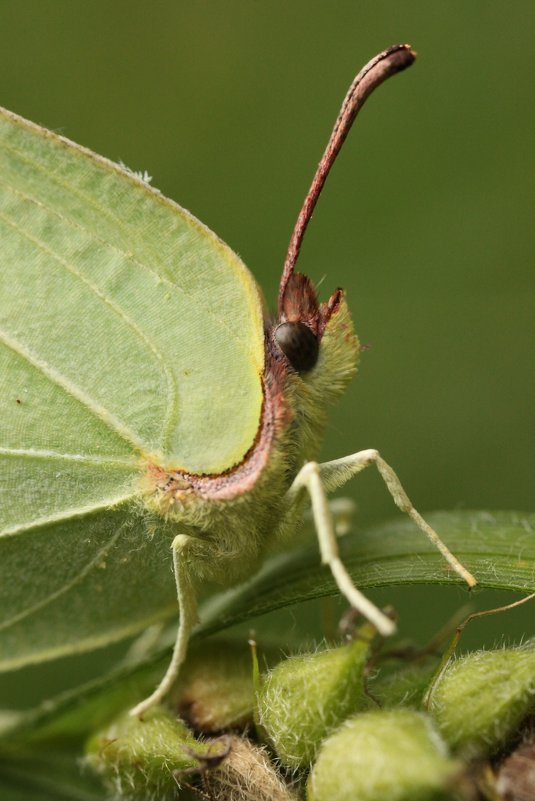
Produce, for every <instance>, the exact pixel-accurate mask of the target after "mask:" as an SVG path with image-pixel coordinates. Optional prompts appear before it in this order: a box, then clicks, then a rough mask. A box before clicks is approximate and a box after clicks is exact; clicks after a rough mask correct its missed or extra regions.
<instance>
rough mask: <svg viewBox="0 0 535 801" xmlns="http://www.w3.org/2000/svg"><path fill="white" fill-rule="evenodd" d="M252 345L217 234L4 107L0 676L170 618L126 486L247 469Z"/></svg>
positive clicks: (161, 553)
mask: <svg viewBox="0 0 535 801" xmlns="http://www.w3.org/2000/svg"><path fill="white" fill-rule="evenodd" d="M262 337H263V333H262V310H261V300H260V297H259V293H258V290H257V287H256V285H255V283H254V280H253V278H252V277H251V276H250V274H249V273H248V271H247V270H246V268H245V267H244V266H243V264H242V263H241V262H240V260H239V259H238V257H237V256H236V255H235V254H234V253H232V251H231V250H229V248H227V247H226V245H224V244H223V243H222V242H221V241H220V240H219V239H218V238H217V237H216V236H215V235H214V234H212V233H211V232H210V231H209V230H208V229H207V228H205V227H204V226H203V225H201V223H199V222H198V221H197V220H196V219H194V218H193V217H192V216H191V215H189V214H188V213H187V212H185V211H184V210H183V209H181V208H180V207H178V206H177V205H176V204H174V203H172V202H171V201H169V200H167V199H165V198H164V197H162V195H160V194H159V193H158V192H157V191H155V190H153V189H152V188H150V187H149V186H147V184H146V183H144V182H143V181H142V180H140V179H139V178H136V177H135V176H133V175H131V174H130V173H128V172H127V171H125V170H123V169H121V168H120V167H117V166H116V165H114V164H112V163H110V162H108V161H106V160H105V159H102V158H99V157H98V156H95V155H94V154H92V153H90V152H89V151H86V150H84V149H82V148H80V147H78V146H76V145H74V144H72V143H70V142H68V141H67V140H65V139H63V138H60V137H58V136H56V135H54V134H52V133H50V132H48V131H45V130H44V129H41V128H39V127H38V126H35V125H33V124H31V123H28V122H26V121H25V120H22V119H21V118H19V117H16V116H15V115H13V114H11V113H9V112H7V111H0V386H1V389H2V391H1V393H0V668H1V666H2V665H3V666H4V667H7V666H13V665H15V664H20V663H23V662H24V661H27V660H30V659H39V658H43V655H44V652H45V651H46V653H47V654H52V653H55V652H60V651H61V650H62V649H63V650H64V651H66V652H68V651H69V649H70V650H72V649H73V648H75V647H76V648H78V647H89V646H90V645H91V644H94V643H96V642H105V641H107V640H109V639H113V638H116V637H117V636H122V635H123V634H125V633H127V632H128V631H134V630H137V629H139V628H140V627H141V626H142V625H144V624H145V623H146V622H147V621H150V620H151V619H154V618H155V617H157V616H158V615H161V614H163V613H165V612H168V611H169V609H170V605H171V603H172V598H173V582H172V576H171V574H170V571H169V570H167V567H168V565H167V562H166V561H165V560H167V552H168V547H169V540H168V536H167V535H166V536H164V535H163V534H162V532H160V531H159V530H158V531H156V533H155V534H154V530H155V525H156V524H154V523H150V522H147V517H146V514H145V513H143V511H142V508H141V505H140V503H139V500H138V484H139V477H140V473H141V471H142V470H143V465H144V463H145V461H146V460H147V459H150V460H155V461H157V462H159V463H161V464H164V465H167V466H173V467H181V468H183V469H185V470H187V471H189V472H196V473H218V472H221V471H223V470H225V469H227V468H229V467H231V466H232V465H233V464H235V463H236V462H238V461H239V460H240V459H241V458H242V457H243V455H244V454H245V453H246V451H247V450H248V448H249V447H250V445H251V444H252V442H253V440H254V437H255V435H256V432H257V429H258V424H259V419H260V412H261V403H262V389H261V383H260V375H261V373H262V370H263V341H262ZM151 532H152V533H153V534H154V537H153V539H152V541H151V540H150V536H151ZM162 543H165V548H163V547H161V545H162ZM162 564H163V567H162ZM159 573H160V580H159V579H158V576H159ZM98 598H100V599H101V602H99V601H98V600H96V599H98ZM99 603H100V606H99ZM99 609H100V612H99V611H98V610H99Z"/></svg>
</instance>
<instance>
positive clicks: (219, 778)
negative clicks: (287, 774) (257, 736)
mask: <svg viewBox="0 0 535 801" xmlns="http://www.w3.org/2000/svg"><path fill="white" fill-rule="evenodd" d="M220 739H221V740H226V741H227V744H228V754H227V756H226V758H225V759H224V760H223V761H222V762H221V764H220V765H219V766H218V767H217V768H216V769H215V770H213V771H212V772H211V773H210V774H209V775H207V776H206V781H205V785H206V790H207V791H208V794H209V797H210V798H211V799H212V801H297V796H296V795H295V794H294V793H293V792H292V790H291V789H290V788H289V787H288V786H287V785H286V784H285V783H284V781H283V780H282V779H281V777H280V776H279V775H278V774H277V772H276V771H275V769H274V767H273V765H272V763H271V761H270V759H269V757H268V755H267V753H266V751H265V750H264V749H263V748H261V747H259V746H257V745H253V743H251V742H250V741H249V740H246V739H244V738H242V737H238V736H236V735H227V736H225V737H222V738H220Z"/></svg>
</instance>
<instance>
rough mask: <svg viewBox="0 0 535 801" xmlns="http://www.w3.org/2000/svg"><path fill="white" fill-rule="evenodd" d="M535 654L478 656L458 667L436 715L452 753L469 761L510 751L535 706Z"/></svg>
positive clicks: (443, 687)
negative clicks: (510, 742)
mask: <svg viewBox="0 0 535 801" xmlns="http://www.w3.org/2000/svg"><path fill="white" fill-rule="evenodd" d="M534 693H535V648H533V645H530V646H528V647H521V648H507V649H505V648H504V649H502V650H499V651H477V652H475V653H472V654H467V655H466V656H463V657H461V658H459V659H457V660H455V661H454V662H452V663H451V664H450V665H449V666H448V667H447V668H446V670H445V672H444V674H443V676H442V677H441V679H440V681H439V683H438V685H437V686H436V688H435V689H434V691H433V693H432V696H431V704H430V712H431V714H432V716H433V718H434V719H435V721H436V724H437V726H438V728H439V730H440V732H441V733H442V736H443V737H444V739H445V740H446V742H447V743H448V744H449V745H450V747H451V748H452V749H453V750H454V751H456V752H460V753H462V755H463V756H464V757H466V758H473V757H483V756H490V755H492V754H493V753H495V752H496V751H497V750H498V749H499V748H500V747H502V746H503V745H505V744H506V743H507V741H508V739H509V738H510V737H512V736H513V735H514V734H515V733H516V731H517V730H518V728H519V726H520V724H521V722H522V721H523V719H524V718H525V717H526V716H527V715H528V714H529V712H530V711H531V710H533V708H534V706H535V695H534Z"/></svg>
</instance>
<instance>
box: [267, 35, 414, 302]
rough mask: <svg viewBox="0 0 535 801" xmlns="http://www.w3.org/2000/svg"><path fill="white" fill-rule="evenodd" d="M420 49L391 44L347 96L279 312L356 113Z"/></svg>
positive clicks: (310, 197)
mask: <svg viewBox="0 0 535 801" xmlns="http://www.w3.org/2000/svg"><path fill="white" fill-rule="evenodd" d="M415 58H416V53H415V52H414V50H412V49H411V47H410V45H407V44H399V45H393V46H392V47H389V48H388V50H384V51H383V52H382V53H379V55H378V56H375V58H372V60H371V61H369V62H368V63H367V64H366V66H365V67H363V68H362V69H361V71H360V72H359V74H358V75H357V77H356V78H355V80H354V81H353V83H352V84H351V86H350V87H349V91H348V93H347V95H346V96H345V99H344V102H343V103H342V107H341V109H340V113H339V114H338V119H337V120H336V123H335V125H334V128H333V132H332V134H331V137H330V139H329V142H328V143H327V147H326V148H325V152H324V154H323V156H322V157H321V161H320V163H319V165H318V169H317V170H316V174H315V175H314V178H313V180H312V184H311V186H310V189H309V190H308V194H307V196H306V198H305V202H304V203H303V207H302V209H301V211H300V212H299V216H298V218H297V222H296V223H295V227H294V230H293V233H292V237H291V239H290V244H289V246H288V255H287V256H286V261H285V263H284V269H283V272H282V277H281V282H280V287H279V312H281V311H282V303H283V298H284V293H285V290H286V286H287V284H288V281H289V280H290V276H291V275H292V273H293V271H294V267H295V263H296V261H297V257H298V256H299V251H300V250H301V243H302V241H303V237H304V235H305V231H306V229H307V226H308V223H309V222H310V218H311V216H312V212H313V211H314V208H315V206H316V203H317V202H318V198H319V196H320V193H321V190H322V189H323V186H324V184H325V181H326V179H327V176H328V174H329V172H330V169H331V167H332V165H333V164H334V161H335V159H336V157H337V155H338V153H339V152H340V149H341V147H342V145H343V143H344V141H345V138H346V136H347V135H348V133H349V130H350V128H351V126H352V125H353V122H354V120H355V117H356V116H357V114H358V113H359V111H360V109H361V108H362V106H363V105H364V103H365V101H366V99H367V98H368V97H369V95H370V94H371V93H372V92H373V90H374V89H375V88H376V87H377V86H379V85H380V84H382V83H383V81H385V80H386V79H387V78H390V76H391V75H395V74H396V73H397V72H401V71H402V70H404V69H407V67H410V65H411V64H412V63H413V61H414V59H415Z"/></svg>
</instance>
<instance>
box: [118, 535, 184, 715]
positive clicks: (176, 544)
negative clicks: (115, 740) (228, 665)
mask: <svg viewBox="0 0 535 801" xmlns="http://www.w3.org/2000/svg"><path fill="white" fill-rule="evenodd" d="M190 539H191V537H188V536H187V535H186V534H178V535H177V536H176V537H175V539H174V540H173V544H172V551H173V567H174V571H175V581H176V590H177V597H178V606H179V611H180V621H179V625H178V632H177V636H176V640H175V647H174V649H173V655H172V657H171V661H170V663H169V667H168V668H167V671H166V673H165V676H164V677H163V679H162V680H161V682H160V683H159V685H158V686H157V687H156V689H155V690H154V692H153V693H152V695H149V697H148V698H145V700H144V701H141V703H140V704H138V705H137V706H135V707H134V708H133V709H131V710H130V714H131V715H132V716H135V717H141V716H142V715H143V713H144V712H146V711H147V709H150V707H152V706H154V705H155V704H158V703H160V701H161V700H162V698H164V696H165V695H167V693H168V692H169V690H170V689H171V687H172V686H173V684H174V682H175V680H176V678H177V676H178V673H179V670H180V666H181V665H182V663H183V662H184V660H185V658H186V652H187V648H188V642H189V638H190V635H191V631H192V629H193V627H194V626H195V624H196V623H197V621H198V616H197V597H196V593H195V588H194V586H193V582H192V579H191V572H190V566H189V564H188V559H187V558H186V552H187V548H188V544H189V541H190Z"/></svg>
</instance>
